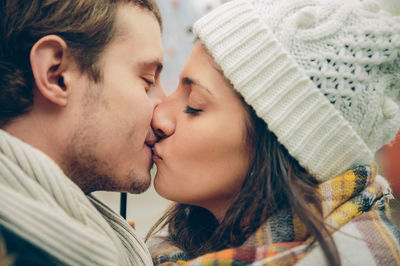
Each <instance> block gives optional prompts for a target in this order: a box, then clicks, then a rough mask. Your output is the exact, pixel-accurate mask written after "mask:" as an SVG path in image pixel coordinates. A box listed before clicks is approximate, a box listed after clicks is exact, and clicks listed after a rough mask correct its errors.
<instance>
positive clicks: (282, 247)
mask: <svg viewBox="0 0 400 266" xmlns="http://www.w3.org/2000/svg"><path fill="white" fill-rule="evenodd" d="M318 193H319V194H320V198H321V203H322V207H323V216H324V217H325V220H326V222H327V223H328V224H330V225H331V226H328V229H329V230H330V231H331V233H332V234H333V237H334V239H335V242H336V245H337V247H338V249H339V254H340V258H341V260H342V264H343V265H364V264H365V265H397V264H399V263H400V232H399V231H398V229H397V228H396V227H395V226H393V224H392V223H391V222H390V220H389V219H388V215H389V213H388V207H387V198H389V196H390V188H389V185H388V184H387V182H386V180H385V179H384V178H382V177H381V176H376V171H375V167H374V166H373V165H365V166H358V167H356V168H354V169H352V170H350V171H347V172H345V173H344V174H343V175H341V176H338V177H336V178H334V179H331V180H329V181H326V182H324V183H322V184H321V185H320V187H319V189H318ZM311 240H312V239H311V238H310V237H309V234H308V232H307V229H306V227H305V225H304V224H303V223H302V222H301V221H300V220H299V218H298V217H297V216H296V215H294V214H293V212H292V211H291V210H290V209H286V210H281V211H280V212H278V213H277V214H275V215H273V216H271V217H270V218H268V220H267V221H266V222H265V223H264V224H263V225H262V226H261V227H260V228H259V229H258V230H257V231H256V232H255V233H254V234H253V235H252V236H250V237H249V238H248V239H247V240H246V242H245V243H243V244H242V245H241V246H240V247H237V248H231V249H226V250H222V251H219V252H215V253H210V254H206V255H204V256H201V257H199V258H197V259H194V260H192V261H189V262H188V261H187V260H188V259H187V256H186V255H185V254H184V252H183V251H182V250H180V249H179V248H177V247H175V246H173V243H170V242H168V241H166V240H164V241H163V242H160V243H158V244H157V245H155V246H153V247H150V252H151V253H152V257H153V260H154V262H155V264H156V265H173V264H174V263H175V264H185V265H248V264H249V265H293V264H294V263H296V262H299V263H302V264H303V265H326V261H325V258H324V255H323V253H322V251H321V250H320V247H319V245H315V246H313V247H312V248H311V250H308V249H307V247H308V245H309V244H310V242H311ZM349 245H350V246H349ZM358 254H359V255H358ZM315 258H317V261H316V259H315ZM185 260H186V261H185ZM310 262H313V263H310ZM314 262H318V263H314ZM362 263H364V264H362Z"/></svg>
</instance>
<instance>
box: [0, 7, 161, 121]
mask: <svg viewBox="0 0 400 266" xmlns="http://www.w3.org/2000/svg"><path fill="white" fill-rule="evenodd" d="M120 3H131V4H133V5H136V6H138V7H140V8H143V9H145V10H148V11H150V12H152V13H153V14H154V16H155V17H156V18H157V20H158V22H159V24H160V27H161V24H162V21H161V15H160V11H159V9H158V7H157V4H156V3H155V1H154V0H101V1H99V0H29V1H26V0H5V1H2V3H1V5H0V127H2V126H4V125H5V124H6V123H7V122H9V121H10V120H11V119H13V118H14V117H17V116H19V115H21V114H23V113H25V112H27V111H29V109H30V107H31V106H32V104H33V92H32V90H33V85H34V80H33V74H32V69H31V65H30V51H31V48H32V47H33V45H34V44H35V43H36V42H37V41H38V40H39V39H40V38H42V37H44V36H46V35H50V34H55V35H58V36H60V37H61V38H62V39H63V40H64V41H65V42H66V43H67V47H68V52H69V53H70V54H71V55H72V56H73V58H74V59H75V60H76V62H77V64H78V66H79V67H80V69H81V71H82V72H83V73H87V74H88V76H89V77H90V78H91V79H92V80H93V81H95V82H98V81H99V80H100V70H99V69H98V66H97V62H98V59H99V57H100V55H101V53H102V51H103V50H104V49H105V47H106V46H107V44H108V43H110V41H111V40H112V38H113V37H114V36H115V31H116V29H115V25H114V24H115V17H116V11H117V6H118V4H120Z"/></svg>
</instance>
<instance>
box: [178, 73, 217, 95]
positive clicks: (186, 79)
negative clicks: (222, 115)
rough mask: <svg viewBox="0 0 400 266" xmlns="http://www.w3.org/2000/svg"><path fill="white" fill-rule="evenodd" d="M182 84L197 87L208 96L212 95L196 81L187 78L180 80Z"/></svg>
mask: <svg viewBox="0 0 400 266" xmlns="http://www.w3.org/2000/svg"><path fill="white" fill-rule="evenodd" d="M182 83H183V84H184V85H188V86H192V85H195V86H198V87H199V88H202V89H203V90H205V91H207V92H208V93H209V94H211V95H213V94H212V93H211V91H210V90H209V89H208V88H207V87H206V86H204V85H202V84H201V83H200V82H199V81H197V80H195V79H191V78H189V77H184V78H182Z"/></svg>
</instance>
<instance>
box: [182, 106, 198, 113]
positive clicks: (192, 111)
mask: <svg viewBox="0 0 400 266" xmlns="http://www.w3.org/2000/svg"><path fill="white" fill-rule="evenodd" d="M202 111H203V110H201V109H196V108H193V107H190V106H186V108H185V111H184V112H185V113H187V114H190V115H197V114H199V113H200V112H202Z"/></svg>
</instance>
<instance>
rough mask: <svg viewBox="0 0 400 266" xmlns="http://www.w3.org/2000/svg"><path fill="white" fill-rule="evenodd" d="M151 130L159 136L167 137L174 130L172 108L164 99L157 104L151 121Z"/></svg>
mask: <svg viewBox="0 0 400 266" xmlns="http://www.w3.org/2000/svg"><path fill="white" fill-rule="evenodd" d="M151 126H152V128H153V131H154V132H155V133H156V134H157V136H158V137H159V138H167V137H169V136H171V135H172V134H174V132H175V119H174V116H173V110H172V108H171V106H169V105H168V103H167V102H166V101H164V102H162V103H160V104H159V105H157V107H156V108H155V110H154V114H153V120H152V121H151Z"/></svg>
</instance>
